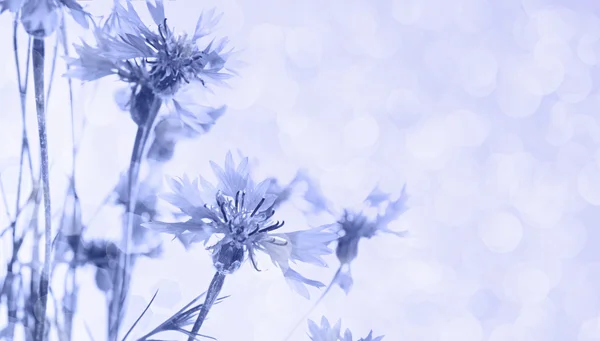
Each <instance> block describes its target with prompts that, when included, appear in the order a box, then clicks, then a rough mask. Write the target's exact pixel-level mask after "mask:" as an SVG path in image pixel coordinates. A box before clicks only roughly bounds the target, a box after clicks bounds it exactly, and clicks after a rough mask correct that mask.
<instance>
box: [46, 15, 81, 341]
mask: <svg viewBox="0 0 600 341" xmlns="http://www.w3.org/2000/svg"><path fill="white" fill-rule="evenodd" d="M67 38H68V37H67V28H66V24H65V20H64V19H63V20H62V22H61V25H60V33H59V36H58V39H60V42H61V43H62V46H63V53H64V55H65V56H66V57H69V43H68V39H67ZM55 56H56V54H55ZM66 67H67V71H68V70H69V69H70V65H69V64H68V63H67V65H66ZM67 84H68V87H69V109H70V114H71V144H72V149H71V178H70V189H71V190H72V193H73V196H74V200H73V207H72V209H73V212H76V211H77V209H78V208H77V204H78V196H77V190H76V187H75V163H76V159H77V141H76V140H75V112H74V110H73V109H74V108H73V83H72V80H71V78H67ZM49 93H50V89H48V94H49ZM65 209H66V208H65ZM75 219H76V214H73V221H72V222H71V224H72V225H73V226H75V225H76V224H77V223H78V222H77V221H75ZM80 233H81V231H80ZM79 245H80V243H75V244H74V246H73V261H71V263H70V264H69V275H70V279H71V281H70V282H71V283H70V289H71V290H70V291H69V292H68V291H67V285H65V297H68V300H67V304H64V302H63V316H64V319H65V335H66V339H67V340H68V341H71V340H72V338H73V316H74V313H75V309H76V302H77V293H78V288H77V265H76V259H77V257H78V254H79ZM63 301H64V299H63Z"/></svg>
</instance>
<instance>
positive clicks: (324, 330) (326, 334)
mask: <svg viewBox="0 0 600 341" xmlns="http://www.w3.org/2000/svg"><path fill="white" fill-rule="evenodd" d="M341 324H342V321H341V320H338V322H337V323H336V324H335V325H334V326H332V325H330V324H329V321H328V320H327V318H325V317H324V316H323V317H322V318H321V325H320V326H319V325H317V324H316V323H315V322H313V321H312V320H308V330H309V332H310V334H309V336H310V339H311V340H312V341H353V339H352V332H351V331H350V330H349V329H346V331H345V332H344V335H343V336H342V335H341V332H340V330H341ZM382 339H383V336H378V337H373V331H370V332H369V335H367V336H366V337H364V338H360V339H358V340H357V341H381V340H382Z"/></svg>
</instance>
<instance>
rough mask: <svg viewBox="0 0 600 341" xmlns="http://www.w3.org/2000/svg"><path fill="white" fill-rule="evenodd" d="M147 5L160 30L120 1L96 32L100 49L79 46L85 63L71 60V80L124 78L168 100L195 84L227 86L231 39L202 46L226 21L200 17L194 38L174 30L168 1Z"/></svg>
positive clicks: (81, 60)
mask: <svg viewBox="0 0 600 341" xmlns="http://www.w3.org/2000/svg"><path fill="white" fill-rule="evenodd" d="M146 4H147V7H148V10H149V11H150V14H151V15H152V19H153V20H154V23H155V24H156V25H157V28H156V30H151V29H149V28H148V27H147V26H146V24H144V23H143V22H142V20H141V19H140V17H139V15H138V14H137V12H136V11H135V9H134V8H133V5H132V4H131V2H130V1H127V8H125V7H123V6H122V5H121V4H120V3H119V2H118V1H115V7H114V10H113V12H112V13H111V15H110V16H109V17H108V18H107V20H106V21H105V22H104V24H103V25H102V27H96V28H95V29H94V34H95V40H96V46H92V45H89V44H87V43H85V42H83V43H82V44H81V45H77V46H76V47H75V48H76V51H77V53H78V55H79V58H75V59H70V60H69V64H70V66H71V69H70V70H69V71H68V72H67V75H68V76H70V77H74V78H79V79H81V80H84V81H91V80H96V79H99V78H102V77H105V76H109V75H118V76H119V77H120V79H121V80H123V81H125V82H127V83H131V84H134V85H137V86H143V87H147V88H149V89H151V91H152V92H153V93H154V94H155V95H157V96H159V97H160V98H162V99H165V98H170V97H172V96H173V95H174V94H175V93H176V92H177V91H178V90H179V89H180V88H181V87H182V86H183V85H186V84H188V83H191V82H200V83H202V84H205V83H206V82H207V81H209V80H210V81H216V82H221V81H222V80H223V79H226V78H228V77H230V75H231V73H232V72H231V70H229V69H227V67H226V66H225V63H226V60H227V58H228V56H229V54H230V53H231V51H229V52H227V53H225V52H223V50H224V48H225V46H226V44H227V39H222V40H220V41H219V42H216V43H215V42H214V41H212V42H210V43H208V44H207V45H206V46H205V47H203V48H200V46H199V45H198V42H199V40H200V39H201V38H203V37H206V36H207V35H209V34H210V33H211V31H212V29H213V28H214V26H215V25H216V24H217V23H218V21H219V19H220V17H219V16H215V11H214V10H212V11H210V12H209V13H207V14H206V15H204V14H203V15H201V16H200V18H199V20H198V22H197V25H196V29H195V32H194V34H193V35H192V36H191V37H190V36H188V35H187V34H180V35H178V34H176V33H175V32H174V31H173V30H172V28H171V27H169V25H168V23H167V18H166V17H165V11H164V4H163V2H162V0H157V1H156V3H155V4H153V3H152V2H151V1H149V0H148V1H147V2H146ZM133 92H135V90H134V91H133Z"/></svg>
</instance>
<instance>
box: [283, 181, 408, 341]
mask: <svg viewBox="0 0 600 341" xmlns="http://www.w3.org/2000/svg"><path fill="white" fill-rule="evenodd" d="M407 200H408V196H407V194H406V186H404V187H403V188H402V192H401V194H400V196H399V197H398V198H397V199H396V200H390V194H388V193H384V192H382V191H381V190H380V189H379V187H376V188H375V189H373V191H371V193H370V194H369V195H368V196H367V198H366V199H365V201H364V202H363V206H364V209H363V210H360V211H352V210H347V209H346V210H344V211H343V214H342V218H341V219H340V220H339V221H338V222H337V223H336V224H334V225H333V226H335V229H336V231H337V233H338V234H339V238H337V246H336V249H335V254H336V256H337V258H338V260H339V261H340V265H339V267H338V269H337V271H336V272H335V275H334V276H333V279H332V280H331V282H330V283H329V284H328V285H327V287H326V288H325V290H324V291H323V293H322V294H321V297H319V299H318V300H317V301H316V302H315V304H314V305H313V306H312V307H311V308H310V309H309V311H308V312H307V313H306V314H304V316H303V317H302V319H300V320H299V321H298V323H297V324H296V325H295V326H294V328H293V329H292V331H291V332H290V333H289V334H288V336H287V337H286V338H285V340H288V339H289V338H290V337H291V336H292V335H293V333H294V331H295V330H296V329H297V328H298V327H299V326H300V324H302V322H303V321H304V319H305V318H306V317H307V316H308V315H310V313H311V312H312V311H313V310H314V309H315V308H316V307H317V306H318V305H319V303H321V301H322V300H323V299H324V298H325V296H326V295H327V294H328V293H329V290H331V288H332V287H333V286H334V285H335V284H337V285H339V286H340V288H342V289H343V290H344V291H345V293H346V294H348V293H349V292H350V289H351V288H352V285H353V279H352V274H351V271H350V264H351V263H352V261H353V260H354V259H356V257H357V256H358V244H359V242H360V241H361V240H362V239H365V238H366V239H371V238H372V237H374V236H376V235H377V234H378V233H390V234H393V235H396V236H398V237H404V236H406V235H407V232H406V231H402V232H396V231H393V230H390V229H389V228H388V224H389V223H390V222H392V221H394V220H396V219H397V218H398V217H399V216H400V215H401V214H402V213H404V212H405V211H406V209H407V206H406V201H407ZM373 209H375V210H377V211H378V213H377V214H376V215H375V217H374V218H372V217H371V218H369V217H368V215H367V213H366V211H369V210H373ZM328 227H331V225H328ZM344 341H345V340H344Z"/></svg>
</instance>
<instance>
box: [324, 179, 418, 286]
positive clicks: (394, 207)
mask: <svg viewBox="0 0 600 341" xmlns="http://www.w3.org/2000/svg"><path fill="white" fill-rule="evenodd" d="M407 199H408V196H407V195H406V186H404V187H403V188H402V193H401V194H400V197H399V198H398V199H396V200H395V201H391V200H390V199H389V194H386V193H383V192H382V191H381V190H380V189H379V188H378V187H377V188H375V189H374V190H373V191H372V192H371V194H370V195H369V196H368V197H367V199H366V200H365V203H366V204H367V206H368V207H367V209H373V208H375V209H376V208H379V207H380V206H386V208H385V210H384V212H383V213H379V214H377V215H376V217H375V218H374V219H369V217H367V215H366V214H365V213H363V212H352V211H350V210H344V213H343V215H342V218H341V219H340V220H339V221H338V227H339V231H340V233H341V236H340V237H339V238H338V240H337V246H336V249H335V254H336V256H337V258H338V260H339V261H340V268H339V270H338V273H337V275H336V276H335V278H334V281H335V282H336V283H337V284H338V285H339V286H340V287H341V288H342V289H344V291H346V293H348V292H349V291H350V288H351V287H352V283H353V280H352V275H351V273H350V263H351V262H352V261H353V260H354V259H355V258H356V257H357V256H358V243H359V242H360V240H361V239H363V238H366V239H370V238H372V237H374V236H375V235H377V233H379V232H384V233H390V234H393V235H396V236H399V237H403V236H405V235H406V232H405V231H403V232H396V231H392V230H390V229H389V228H388V227H387V225H388V224H389V223H390V222H392V221H394V220H395V219H397V218H398V216H400V215H401V214H402V213H404V212H405V211H406V209H407V207H406V201H407ZM382 204H383V205H382Z"/></svg>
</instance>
